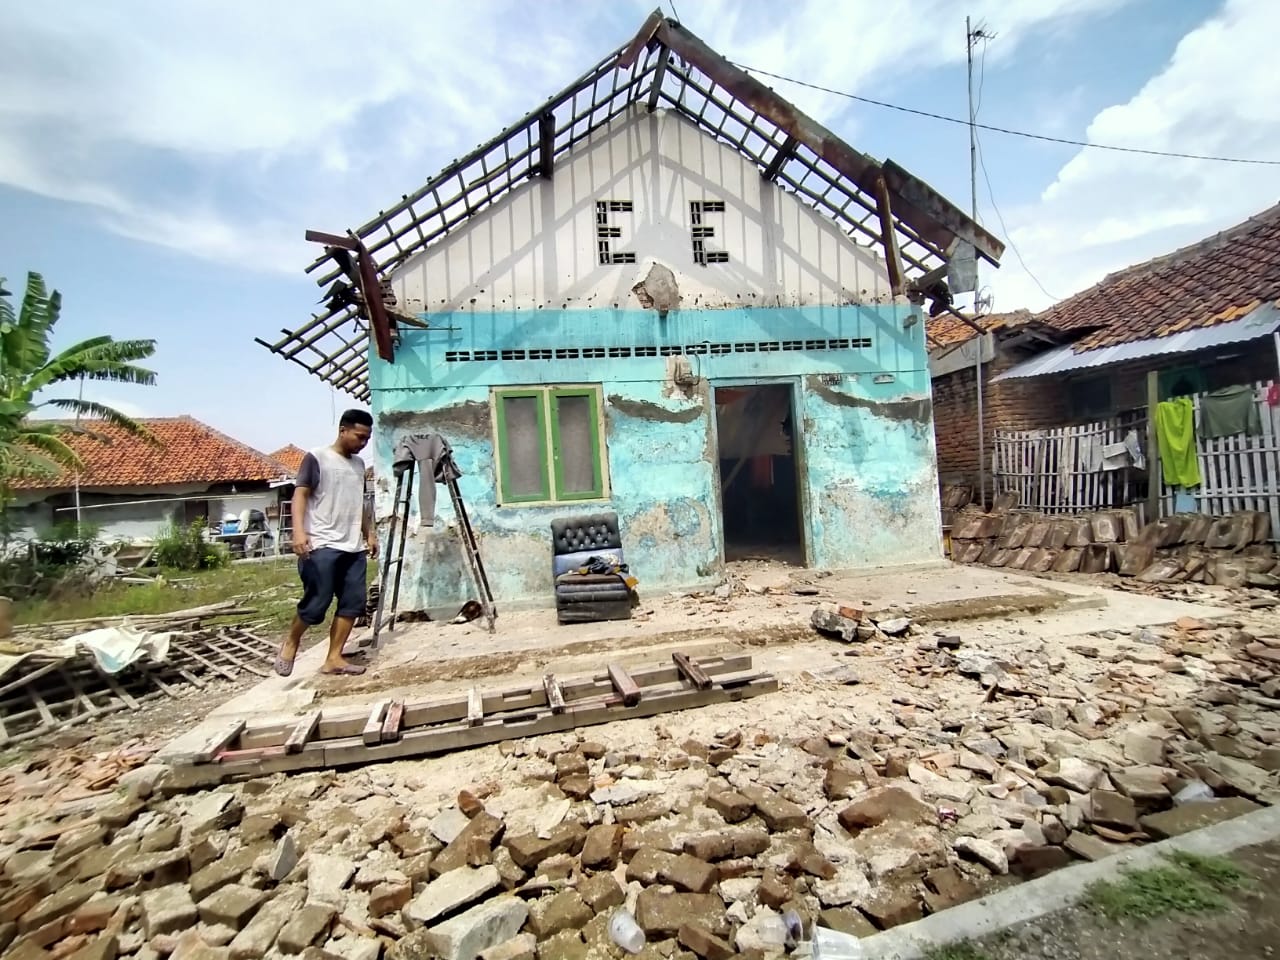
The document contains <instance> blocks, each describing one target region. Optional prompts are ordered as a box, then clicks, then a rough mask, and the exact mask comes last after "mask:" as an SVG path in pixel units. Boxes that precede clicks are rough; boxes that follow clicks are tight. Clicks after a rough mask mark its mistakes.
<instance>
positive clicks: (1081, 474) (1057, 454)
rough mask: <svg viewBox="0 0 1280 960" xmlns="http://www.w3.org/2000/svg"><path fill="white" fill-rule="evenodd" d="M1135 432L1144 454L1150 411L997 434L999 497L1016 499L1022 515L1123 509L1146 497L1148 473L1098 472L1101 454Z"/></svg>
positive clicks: (994, 460)
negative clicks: (1033, 512) (1007, 495)
mask: <svg viewBox="0 0 1280 960" xmlns="http://www.w3.org/2000/svg"><path fill="white" fill-rule="evenodd" d="M1130 430H1132V431H1135V433H1136V435H1137V437H1138V438H1139V442H1140V443H1141V445H1142V447H1143V449H1144V450H1145V448H1146V430H1147V418H1146V411H1136V412H1129V413H1124V414H1120V415H1119V416H1116V417H1111V418H1109V419H1107V420H1099V421H1096V422H1094V423H1082V424H1077V425H1076V426H1072V427H1055V428H1053V429H1050V430H997V431H996V435H995V450H994V451H993V453H992V470H991V473H992V477H993V479H994V483H995V491H996V493H1016V494H1017V495H1018V505H1019V506H1020V507H1021V508H1022V509H1024V510H1038V511H1039V512H1041V513H1085V512H1087V511H1090V510H1099V509H1106V508H1109V507H1124V506H1129V505H1130V504H1133V503H1137V502H1139V501H1140V500H1142V498H1143V497H1145V496H1146V492H1147V480H1146V473H1144V472H1142V471H1138V470H1133V469H1130V468H1128V467H1122V468H1120V469H1118V470H1101V469H1096V467H1097V466H1098V464H1095V462H1094V461H1100V458H1101V450H1102V448H1104V447H1107V446H1109V445H1111V444H1117V443H1122V442H1123V441H1124V438H1125V435H1126V434H1128V433H1129V431H1130Z"/></svg>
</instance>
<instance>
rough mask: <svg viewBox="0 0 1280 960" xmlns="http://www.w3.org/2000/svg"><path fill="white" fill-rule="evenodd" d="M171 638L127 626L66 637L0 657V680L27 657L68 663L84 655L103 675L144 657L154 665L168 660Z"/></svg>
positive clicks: (164, 634)
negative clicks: (91, 658)
mask: <svg viewBox="0 0 1280 960" xmlns="http://www.w3.org/2000/svg"><path fill="white" fill-rule="evenodd" d="M172 637H173V634H172V633H170V632H166V633H147V632H146V631H143V630H135V629H134V628H133V627H130V626H128V625H127V624H125V625H123V626H119V627H102V628H101V629H98V630H90V631H88V632H87V633H81V634H77V635H76V636H74V637H68V638H67V639H66V640H61V641H59V642H58V643H56V644H54V645H53V646H50V647H44V648H43V649H41V650H38V651H33V652H31V653H24V654H22V655H20V656H4V655H0V677H3V676H4V675H5V674H7V673H9V672H10V671H11V670H13V668H14V667H16V666H17V665H18V664H20V663H21V662H22V661H23V660H26V659H27V658H28V657H39V658H41V659H42V660H48V659H49V658H51V657H52V658H56V659H59V660H70V659H72V658H73V657H75V656H77V655H80V654H84V653H87V654H89V655H91V656H92V657H93V658H94V659H95V660H96V661H97V662H98V666H99V667H100V668H101V669H102V671H103V672H104V673H119V672H120V671H121V670H123V669H125V668H126V667H128V666H129V665H130V664H133V663H136V662H137V661H139V660H141V659H142V658H143V657H146V658H147V659H149V660H151V661H152V662H154V663H161V662H163V661H165V660H167V659H168V658H169V641H170V639H171V638H172Z"/></svg>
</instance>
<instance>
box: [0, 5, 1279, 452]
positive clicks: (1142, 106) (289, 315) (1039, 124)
mask: <svg viewBox="0 0 1280 960" xmlns="http://www.w3.org/2000/svg"><path fill="white" fill-rule="evenodd" d="M653 5H654V0H646V2H622V0H618V2H614V3H610V4H604V3H591V4H585V3H571V2H555V0H552V2H540V3H538V4H536V5H530V4H527V3H524V4H517V3H512V2H498V0H468V2H465V3H461V2H459V3H455V2H445V0H437V2H433V3H430V4H422V3H418V2H410V0H369V2H367V3H366V4H364V5H363V6H362V7H361V8H360V11H361V12H360V15H359V16H354V15H353V12H354V10H355V8H353V7H352V6H350V4H347V3H339V2H334V0H313V2H310V3H308V4H306V5H305V6H304V5H301V4H294V3H284V2H276V3H273V4H264V3H260V2H259V3H249V2H244V0H219V2H213V0H188V2H184V3H176V4H175V3H165V2H159V0H156V2H147V0H122V2H118V3H111V4H89V3H83V2H73V0H50V2H46V3H43V4H6V5H4V7H3V8H0V275H3V276H7V277H9V278H10V286H11V287H13V286H20V285H21V278H22V277H23V276H24V275H25V273H26V271H27V270H37V271H40V272H42V273H43V274H44V275H45V277H46V279H47V280H48V281H49V282H50V283H51V284H53V285H55V286H56V287H58V288H59V289H60V290H61V291H62V293H63V295H64V302H65V306H64V313H63V321H62V323H61V324H60V327H59V339H60V341H62V342H65V343H69V342H71V341H72V340H73V339H79V338H81V337H85V336H89V335H94V334H98V333H103V332H107V333H111V334H113V335H115V336H117V337H153V338H155V339H156V340H157V341H158V342H159V347H158V352H157V356H156V358H155V360H154V367H155V369H156V370H157V371H158V373H159V375H160V382H159V385H158V386H156V387H153V388H138V387H127V388H123V387H121V388H116V387H108V388H98V389H91V391H90V393H91V395H92V397H93V398H94V399H99V400H103V401H105V402H109V403H113V404H115V405H117V406H119V407H121V408H122V409H124V410H126V411H127V412H130V413H134V414H138V415H151V416H166V415H177V414H182V413H189V414H191V415H193V416H196V417H198V418H200V419H202V420H205V421H206V422H208V423H210V424H212V425H214V426H215V427H218V428H219V429H221V430H224V431H226V432H228V433H230V434H232V435H234V436H236V437H238V438H240V439H242V440H244V441H245V442H247V443H250V444H253V445H255V446H257V447H259V448H261V449H263V450H271V449H274V448H275V447H278V446H281V445H283V444H285V443H290V442H292V443H297V444H299V445H301V446H314V445H317V444H320V443H323V442H325V441H327V440H328V439H329V437H330V435H331V433H332V429H333V423H334V416H333V414H334V411H335V410H336V411H338V412H340V411H341V410H342V409H343V408H345V407H346V406H349V405H351V398H349V397H348V396H347V395H345V394H336V395H335V394H334V393H332V392H331V391H330V390H329V389H328V388H327V387H326V386H324V385H322V384H320V383H319V382H318V381H316V380H314V379H312V378H311V377H310V376H308V375H307V374H306V373H305V372H304V371H303V370H301V369H300V368H298V367H297V366H295V365H293V364H290V363H287V362H285V361H283V360H281V359H280V358H278V357H275V356H273V355H271V354H269V353H268V352H267V351H266V350H264V349H263V348H261V347H259V346H257V345H256V344H255V343H254V342H253V339H254V337H255V336H261V337H263V338H264V339H274V338H275V337H277V336H278V335H279V332H280V330H281V328H282V327H290V326H295V325H297V324H298V323H300V322H301V321H303V320H305V318H306V316H307V315H308V313H309V312H310V311H311V310H312V309H314V307H315V302H316V300H317V299H318V296H319V290H318V288H317V287H315V286H314V284H313V283H312V282H311V281H310V280H309V279H308V278H307V277H306V276H304V274H303V268H304V267H305V266H306V265H307V264H308V263H309V262H310V260H311V258H312V256H313V255H314V252H315V251H314V249H313V248H312V247H311V246H310V245H308V244H307V243H305V242H304V241H303V239H302V235H303V231H304V230H305V229H307V228H309V227H310V228H317V229H322V230H330V231H333V232H342V231H343V230H345V229H346V228H347V227H351V226H356V225H358V224H360V223H362V222H364V221H365V220H367V219H368V218H369V217H370V216H371V215H373V214H374V213H376V211H377V210H379V209H381V208H383V207H385V206H386V205H388V204H389V203H390V202H393V201H394V200H395V199H397V198H398V197H399V196H400V195H401V194H403V193H407V192H409V191H411V190H413V189H415V188H416V187H418V186H419V185H420V184H421V183H423V182H424V181H425V180H426V179H428V178H429V177H430V175H431V174H432V173H434V172H435V171H436V170H438V169H439V168H440V167H442V166H443V165H444V164H446V163H448V162H449V161H450V160H452V159H453V158H455V157H457V156H459V155H460V154H462V153H464V152H466V151H467V150H468V149H470V148H471V147H473V146H474V145H475V144H477V143H479V142H481V141H483V140H486V139H488V138H489V137H490V136H492V135H493V134H495V133H497V131H498V130H499V129H501V128H502V127H503V126H505V125H506V124H507V123H509V122H510V121H512V120H514V119H515V118H517V117H518V116H520V115H521V114H523V113H524V112H525V111H527V110H528V109H529V108H530V107H532V106H533V105H534V104H536V103H537V102H538V101H540V100H541V99H542V98H544V97H545V96H548V95H550V94H551V93H553V92H555V91H556V90H558V89H560V88H561V87H563V86H564V85H565V84H566V83H568V82H569V81H570V80H572V79H573V78H574V77H576V76H577V75H579V74H580V73H581V72H583V71H584V70H585V69H586V68H587V67H589V66H590V65H591V64H592V63H593V62H595V61H596V60H598V59H599V58H600V57H602V56H603V55H604V54H605V53H606V52H607V51H609V50H610V49H612V48H613V47H615V46H617V45H618V44H620V43H622V42H624V41H625V40H626V39H628V38H629V37H630V36H632V35H633V34H634V33H635V31H636V29H637V27H638V26H639V24H640V22H641V21H642V20H643V18H644V17H645V15H646V14H647V13H648V12H649V11H650V10H651V9H652V8H653ZM663 9H664V11H665V12H666V13H668V14H670V13H671V7H669V6H664V8H663ZM677 10H678V12H679V14H680V16H681V18H682V20H683V22H684V23H685V25H686V26H688V27H689V28H690V29H691V30H693V31H694V32H695V33H697V34H698V35H700V36H701V37H702V38H703V39H704V40H705V41H707V42H708V43H709V44H711V45H712V46H713V47H715V48H716V49H718V50H719V51H720V52H721V53H723V54H724V55H725V56H727V57H729V58H730V59H732V60H735V61H738V62H740V63H744V64H747V65H750V66H757V67H760V68H762V69H766V70H770V71H772V72H775V73H779V74H783V75H786V76H791V77H797V78H800V79H804V80H808V81H811V82H813V83H817V84H820V85H823V86H827V87H831V88H834V89H839V90H846V91H850V92H854V93H859V94H862V95H865V96H869V97H874V98H876V99H882V100H889V101H892V102H895V103H900V104H905V105H910V106H913V107H918V108H921V109H925V110H930V111H934V112H937V113H942V114H948V115H952V116H963V115H964V114H965V111H966V105H965V73H964V53H965V45H964V18H965V15H966V14H970V15H972V16H973V17H974V19H975V21H980V22H983V23H984V24H985V26H986V28H987V29H988V30H990V31H991V32H994V33H995V34H996V38H995V39H994V40H993V41H992V42H991V43H990V44H989V45H988V46H987V49H986V54H985V62H984V63H983V64H982V67H983V73H982V97H981V111H980V120H982V121H985V122H987V123H991V124H995V125H999V126H1007V127H1012V128H1016V129H1023V130H1031V131H1037V132H1041V133H1045V134H1049V135H1054V136H1061V137H1067V138H1072V139H1082V140H1086V141H1091V142H1106V143H1115V144H1121V145H1127V146H1141V147H1150V148H1154V149H1164V150H1177V151H1183V152H1191V153H1209V154H1229V155H1236V156H1253V157H1261V158H1267V159H1277V158H1280V109H1278V108H1277V104H1280V71H1277V70H1275V69H1274V66H1273V57H1274V54H1273V52H1272V47H1273V46H1274V38H1275V37H1276V36H1277V35H1280V3H1275V2H1274V0H1019V2H1018V3H999V2H994V0H990V2H979V0H973V2H971V3H968V4H961V3H954V2H949V0H897V2H894V3H892V4H886V3H883V2H881V0H799V2H789V3H785V4H784V3H782V2H780V0H770V2H767V3H766V2H762V0H704V2H696V0H679V2H678V3H677ZM769 82H770V83H771V85H773V86H775V87H776V88H777V89H778V90H779V91H780V92H782V93H783V94H784V95H786V96H788V97H791V98H792V99H794V100H795V101H796V102H797V103H798V104H799V105H800V106H801V107H802V108H803V109H805V110H806V111H808V112H810V113H811V114H813V115H814V116H816V117H817V118H818V119H820V120H821V121H822V122H823V123H825V124H826V125H827V126H828V127H830V128H831V129H832V130H834V131H835V132H837V133H838V134H840V135H841V136H843V137H844V138H845V139H847V140H848V141H849V142H850V143H852V144H853V145H854V146H856V147H858V148H859V149H861V150H863V151H864V152H867V153H870V154H871V155H873V156H876V157H878V158H885V157H891V158H892V159H894V160H895V161H897V162H898V163H900V164H902V165H903V166H905V167H906V168H907V169H909V170H911V171H912V172H913V173H915V174H917V175H918V176H921V177H923V178H924V179H926V180H928V181H929V182H930V183H932V184H933V185H934V186H935V187H936V188H937V189H939V190H940V191H942V192H943V193H944V194H946V195H947V196H949V197H950V198H951V199H952V200H953V201H954V202H956V203H957V204H958V205H960V206H962V207H965V208H967V207H968V204H969V166H968V134H967V130H966V129H965V128H964V127H962V126H959V125H951V124H945V123H939V122H936V121H931V120H926V119H922V118H917V117H912V116H909V115H906V114H901V113H897V112H894V111H888V110H884V109H881V108H878V107H874V106H869V105H865V104H860V103H856V102H853V101H850V100H847V99H844V98H840V97H835V96H831V95H828V94H824V93H820V92H817V91H813V90H810V89H805V88H801V87H795V86H792V85H790V84H787V83H785V82H781V81H769ZM982 155H983V159H984V162H985V167H986V176H987V177H989V179H990V182H991V187H992V190H993V192H994V197H995V201H996V203H997V204H998V206H999V211H1000V214H1002V215H1003V221H1004V225H1002V224H1001V221H1000V218H999V217H998V216H997V213H996V210H995V208H994V207H993V205H992V201H991V196H990V195H989V194H988V188H987V185H986V182H985V180H986V177H984V175H983V173H982V171H980V172H979V212H980V218H981V219H982V221H983V222H984V223H985V224H986V225H987V226H988V227H989V228H990V229H992V230H993V231H994V232H996V233H997V234H998V235H1000V236H1002V237H1005V238H1011V239H1012V240H1013V242H1014V244H1015V245H1016V247H1017V249H1018V252H1020V253H1021V255H1022V258H1023V259H1024V260H1025V261H1026V264H1027V266H1028V267H1029V268H1030V270H1031V271H1032V272H1033V273H1034V276H1035V278H1036V279H1034V280H1033V279H1032V277H1031V276H1030V275H1029V274H1028V273H1027V271H1026V270H1025V269H1024V268H1023V267H1022V265H1021V264H1020V263H1019V261H1018V258H1017V256H1015V254H1014V252H1013V251H1012V250H1010V251H1009V252H1008V253H1007V254H1006V257H1005V263H1004V266H1003V267H1002V268H1001V269H1000V270H999V271H998V272H995V273H990V272H989V273H987V274H986V275H984V277H983V280H982V282H983V286H984V291H983V292H984V294H989V295H990V296H991V297H992V299H993V303H994V306H995V309H997V310H1006V309H1014V308H1016V307H1022V306H1026V307H1030V308H1033V309H1035V308H1039V307H1043V306H1046V305H1047V304H1048V303H1050V302H1051V300H1050V296H1052V297H1058V298H1060V297H1064V296H1067V295H1069V294H1071V293H1073V292H1075V291H1076V290H1079V289H1081V288H1083V287H1085V286H1088V285H1089V284H1091V283H1093V282H1095V281H1096V280H1098V279H1100V278H1101V277H1102V276H1103V275H1105V274H1106V273H1107V272H1109V271H1111V270H1115V269H1118V268H1120V267H1123V266H1125V265H1127V264H1129V263H1133V262H1136V261H1140V260H1143V259H1146V258H1148V257H1151V256H1154V255H1158V254H1160V253H1163V252H1166V251H1168V250H1170V249H1173V248H1175V247H1177V246H1180V245H1182V244H1185V243H1189V242H1192V241H1194V240H1196V239H1198V238H1200V237H1202V236H1205V235H1207V234H1209V233H1211V232H1213V231H1216V230H1218V229H1221V228H1223V227H1225V226H1229V225H1231V224H1233V223H1235V222H1238V221H1239V220H1242V219H1244V218H1245V217H1247V216H1248V215H1250V214H1252V213H1255V212H1257V211H1258V210H1261V209H1264V208H1265V207H1268V206H1270V205H1271V204H1273V203H1275V202H1276V201H1277V199H1280V198H1278V197H1277V190H1276V187H1275V184H1276V182H1277V180H1276V168H1274V167H1257V166H1255V167H1244V166H1234V165H1226V164H1215V163H1207V162H1200V161H1185V160H1169V159H1161V158H1151V157H1139V156H1132V155H1120V154H1114V153H1106V152H1103V151H1096V150H1081V149H1079V148H1075V147H1070V146H1062V145H1052V144H1045V143H1038V142H1035V141H1030V140H1024V139H1019V138H1012V137H1007V136H1004V135H1000V134H995V133H985V134H983V135H982ZM1006 228H1007V229H1006ZM1037 281H1038V282H1037ZM1041 287H1043V289H1041Z"/></svg>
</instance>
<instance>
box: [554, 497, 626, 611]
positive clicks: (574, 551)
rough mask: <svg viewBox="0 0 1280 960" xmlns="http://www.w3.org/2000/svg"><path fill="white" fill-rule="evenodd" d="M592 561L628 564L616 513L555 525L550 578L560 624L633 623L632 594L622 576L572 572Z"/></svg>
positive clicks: (576, 518)
mask: <svg viewBox="0 0 1280 960" xmlns="http://www.w3.org/2000/svg"><path fill="white" fill-rule="evenodd" d="M592 557H600V558H602V559H604V560H606V561H609V560H612V561H615V562H617V563H619V564H621V563H624V562H625V560H624V558H623V555H622V534H621V533H620V532H619V530H618V515H617V514H616V513H594V514H591V515H589V516H582V517H565V518H564V519H562V520H552V521H551V577H552V580H553V581H554V583H555V591H556V614H557V616H558V617H559V619H560V622H561V623H587V622H590V621H593V620H629V619H630V618H631V602H632V599H631V598H632V594H631V590H630V589H628V587H627V585H626V583H625V582H624V581H623V579H622V577H621V576H619V575H618V574H616V573H570V572H569V571H572V570H577V569H579V568H581V567H584V566H586V565H587V561H588V560H590V559H591V558H592Z"/></svg>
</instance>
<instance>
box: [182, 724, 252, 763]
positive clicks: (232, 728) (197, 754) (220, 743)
mask: <svg viewBox="0 0 1280 960" xmlns="http://www.w3.org/2000/svg"><path fill="white" fill-rule="evenodd" d="M243 730H244V720H233V721H231V722H230V723H227V724H224V725H223V726H222V728H221V729H219V730H218V732H217V733H215V734H214V735H213V736H211V737H210V738H209V739H208V740H206V741H205V742H204V745H203V746H200V747H197V748H196V749H195V750H194V751H193V752H192V754H191V759H192V761H193V762H195V763H208V762H209V761H210V760H212V759H213V757H214V755H215V754H217V753H219V752H221V751H222V750H225V749H226V748H227V746H228V745H229V744H231V743H233V742H234V741H235V739H236V738H237V737H238V736H240V734H241V732H243Z"/></svg>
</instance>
